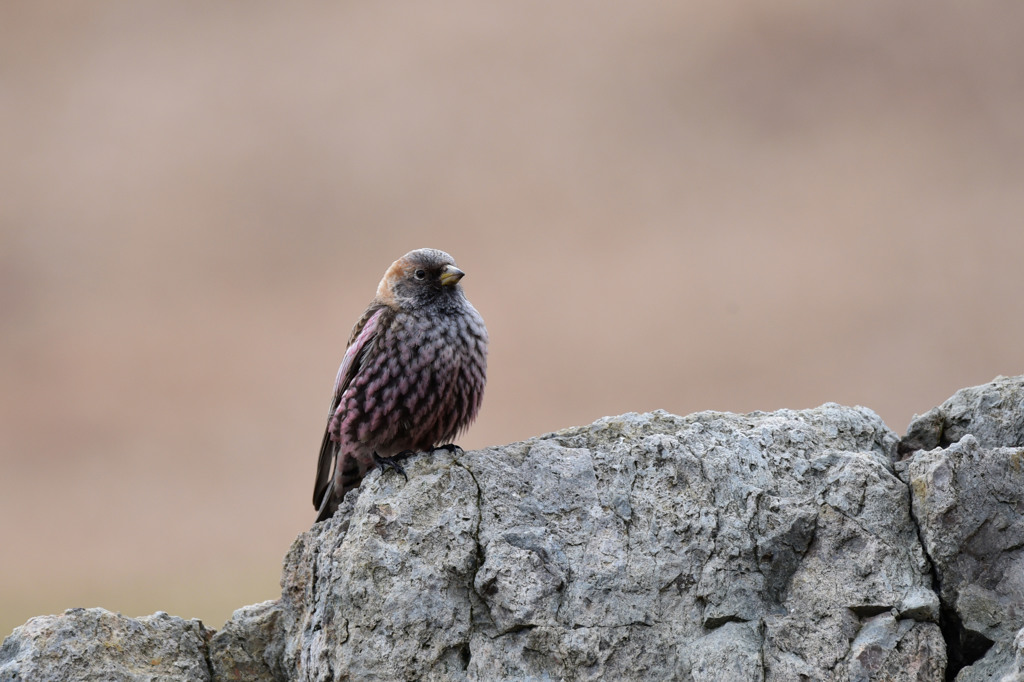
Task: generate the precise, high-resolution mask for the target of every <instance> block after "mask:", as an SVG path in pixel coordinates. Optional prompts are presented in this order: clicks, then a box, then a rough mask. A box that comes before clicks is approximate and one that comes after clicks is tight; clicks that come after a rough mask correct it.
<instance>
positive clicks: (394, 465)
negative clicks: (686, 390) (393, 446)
mask: <svg viewBox="0 0 1024 682" xmlns="http://www.w3.org/2000/svg"><path fill="white" fill-rule="evenodd" d="M415 454H416V453H415V452H413V451H412V450H403V451H401V452H399V453H398V454H397V455H392V456H391V457H381V456H380V455H378V454H377V451H376V450H374V451H373V461H374V462H376V464H377V466H378V467H380V470H381V474H383V473H384V470H385V469H394V470H395V471H397V472H398V473H400V474H402V478H404V479H405V482H406V483H408V482H409V477H408V476H407V475H406V473H405V467H403V466H402V465H401V464H399V462H401V461H402V460H403V459H405V458H406V457H409V456H410V455H415Z"/></svg>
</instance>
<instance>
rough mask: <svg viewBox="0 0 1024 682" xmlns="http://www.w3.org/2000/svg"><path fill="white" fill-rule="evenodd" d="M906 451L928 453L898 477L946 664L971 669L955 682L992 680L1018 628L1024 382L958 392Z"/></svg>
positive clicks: (918, 426) (1022, 586) (1023, 545)
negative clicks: (947, 644) (944, 641)
mask: <svg viewBox="0 0 1024 682" xmlns="http://www.w3.org/2000/svg"><path fill="white" fill-rule="evenodd" d="M904 442H905V443H911V446H912V447H917V446H919V445H922V444H924V445H926V446H929V447H930V448H932V449H927V450H914V451H912V454H911V456H910V458H909V459H908V460H907V461H904V462H900V463H899V465H898V470H899V471H900V472H901V475H902V476H903V478H904V480H906V481H907V482H908V484H909V486H910V491H911V500H912V508H913V513H914V517H915V519H916V521H917V524H918V526H919V528H920V534H921V538H922V540H923V542H924V547H925V550H926V551H927V553H928V555H929V557H930V558H931V560H932V561H933V562H934V564H935V571H936V576H937V578H938V583H939V588H940V589H939V595H940V597H941V600H942V605H943V609H944V610H945V612H946V614H947V616H946V620H947V621H948V622H949V624H950V626H949V629H950V633H951V634H950V637H951V644H952V646H951V648H950V652H949V653H950V658H951V662H952V663H953V664H954V665H955V666H956V667H959V666H960V665H964V664H973V665H969V667H967V668H964V669H963V670H962V671H961V672H960V673H959V675H958V676H957V679H958V680H974V679H977V680H981V679H998V678H999V677H1000V676H1001V675H1002V674H1003V673H1004V672H1005V671H1007V670H1009V669H1010V666H1011V665H1012V663H1013V652H1012V648H1013V644H1012V643H1013V640H1014V637H1015V636H1016V634H1017V632H1018V630H1020V629H1021V628H1022V627H1024V447H1022V446H1024V378H1022V377H1015V378H1006V377H1000V378H998V379H996V380H995V381H993V382H991V383H989V384H986V385H984V386H977V387H973V388H968V389H963V390H961V391H958V392H957V393H956V395H954V396H953V397H951V398H950V399H949V400H947V401H946V402H945V403H943V404H942V406H940V407H938V408H936V409H934V410H932V411H930V412H929V413H928V414H926V415H925V416H924V417H920V418H918V419H917V420H916V421H915V422H914V423H912V424H911V426H910V429H909V430H908V435H907V440H905V441H904ZM911 446H907V445H904V447H902V448H901V450H902V451H904V452H905V453H906V452H911ZM993 644H995V646H992V645H993ZM989 647H991V649H989ZM982 654H985V659H983V660H980V661H977V662H975V660H976V659H978V657H979V656H981V655H982Z"/></svg>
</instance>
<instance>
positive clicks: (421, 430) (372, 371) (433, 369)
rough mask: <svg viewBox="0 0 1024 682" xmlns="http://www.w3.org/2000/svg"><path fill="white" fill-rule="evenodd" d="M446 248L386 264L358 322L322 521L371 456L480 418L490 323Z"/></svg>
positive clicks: (334, 429)
mask: <svg viewBox="0 0 1024 682" xmlns="http://www.w3.org/2000/svg"><path fill="white" fill-rule="evenodd" d="M464 274H465V273H463V272H462V270H459V269H458V268H457V267H455V261H454V260H452V257H451V256H449V255H448V254H447V253H445V252H444V251H438V250H437V249H418V250H416V251H410V252H409V253H407V254H405V255H404V256H402V257H401V258H399V259H398V260H396V261H395V262H394V263H392V264H391V267H390V268H388V270H387V272H385V273H384V278H383V279H382V280H381V281H380V284H379V285H378V286H377V295H376V296H375V297H374V299H373V300H372V301H371V302H370V305H369V307H367V309H366V312H364V313H363V316H362V317H361V318H359V321H358V322H356V325H355V327H353V328H352V335H351V336H350V337H349V340H348V349H347V350H346V351H345V358H344V359H343V360H342V361H341V368H340V369H339V370H338V378H337V379H336V380H335V382H334V397H333V399H332V400H331V409H330V411H329V412H328V415H327V420H328V421H327V430H326V432H325V433H324V440H323V444H322V445H321V446H320V461H319V462H318V464H317V467H316V486H315V487H314V488H313V506H314V507H316V509H317V517H316V520H317V521H322V520H324V519H327V518H330V517H331V515H332V514H334V512H335V510H336V509H337V508H338V504H339V503H340V502H341V500H342V498H344V496H345V493H347V492H348V491H349V490H351V489H352V488H355V487H356V486H358V485H359V482H360V481H361V480H362V479H363V476H365V475H366V472H367V471H368V470H369V469H370V467H372V466H373V465H374V463H378V464H383V465H387V466H391V467H393V468H395V469H397V470H398V471H400V472H402V473H403V474H404V473H405V472H404V470H402V468H401V466H400V465H398V463H397V461H398V459H400V458H402V457H405V456H407V455H409V454H411V453H413V452H417V451H424V450H428V449H431V448H433V447H434V446H436V445H438V444H439V443H444V444H446V445H445V447H447V448H449V449H452V450H454V449H455V446H453V445H451V444H450V441H451V439H453V438H454V437H455V436H456V435H457V434H459V433H460V432H461V431H462V430H463V429H465V428H466V427H467V426H469V424H470V423H471V422H472V421H473V419H474V418H476V415H477V412H478V411H479V410H480V402H481V401H482V400H483V396H484V383H485V381H486V372H487V328H486V327H485V326H484V321H483V318H481V317H480V313H478V312H477V311H476V308H474V307H473V306H472V305H470V303H469V301H468V300H466V295H465V294H464V293H463V291H462V285H460V284H459V280H461V279H462V277H463V275H464Z"/></svg>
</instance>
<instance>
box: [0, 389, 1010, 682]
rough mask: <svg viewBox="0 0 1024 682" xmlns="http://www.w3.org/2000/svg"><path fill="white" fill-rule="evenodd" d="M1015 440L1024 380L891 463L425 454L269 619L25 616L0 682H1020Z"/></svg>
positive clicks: (843, 445)
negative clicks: (210, 625)
mask: <svg viewBox="0 0 1024 682" xmlns="http://www.w3.org/2000/svg"><path fill="white" fill-rule="evenodd" d="M1022 424H1024V378H1016V379H1004V378H999V379H997V380H996V381H994V382H992V383H991V384H988V385H986V386H982V387H976V388H972V389H965V390H964V391H961V392H960V393H958V394H957V395H956V396H953V397H952V398H950V400H948V401H946V403H944V404H943V405H942V406H940V407H939V408H936V409H935V410H932V411H931V412H929V413H928V414H926V415H925V416H924V417H921V418H919V419H918V420H917V421H915V422H914V424H912V425H911V429H910V431H909V432H908V436H907V438H906V439H904V440H903V441H902V443H898V439H897V437H896V435H895V434H893V433H892V431H890V430H889V429H888V428H887V427H886V426H885V425H884V424H883V423H882V422H881V420H880V419H879V418H878V417H877V416H876V415H875V414H874V413H873V412H871V411H870V410H867V409H865V408H849V407H841V406H839V405H834V404H827V405H823V406H822V407H819V408H816V409H813V410H804V411H791V410H780V411H778V412H772V413H752V414H748V415H736V414H727V413H715V412H702V413H698V414H694V415H690V416H688V417H677V416H674V415H670V414H667V413H665V412H653V413H649V414H643V415H640V414H626V415H622V416H619V417H609V418H605V419H601V420H598V421H597V422H595V423H594V424H591V425H589V426H584V427H578V428H572V429H566V430H564V431H559V432H557V433H552V434H547V435H545V436H541V437H538V438H533V439H531V440H528V441H524V442H521V443H514V444H511V445H507V446H503V447H494V448H488V449H485V450H479V451H476V452H465V453H463V452H456V453H450V452H448V451H445V450H438V451H435V452H433V453H423V454H421V455H418V456H416V457H414V458H411V459H410V460H409V461H408V462H407V464H406V469H407V471H408V474H409V480H408V482H405V481H404V480H403V479H402V477H401V476H398V475H395V474H394V473H393V472H387V473H385V474H381V473H380V472H379V471H375V472H372V473H371V474H370V475H369V476H367V477H366V479H365V480H364V481H363V484H362V486H361V487H360V488H359V489H357V490H355V491H353V492H352V493H350V494H349V495H348V496H347V497H346V499H345V500H344V501H343V503H342V504H341V506H340V507H339V509H338V512H337V514H335V516H334V517H333V518H332V519H330V520H329V521H327V522H325V523H321V524H317V525H316V526H314V527H313V528H311V529H310V530H309V531H308V532H306V533H303V534H302V535H300V536H299V537H298V538H297V539H296V541H295V542H294V543H293V545H292V548H291V550H290V551H289V552H288V555H287V556H286V557H285V562H284V571H283V575H282V583H281V584H282V596H281V598H280V599H279V600H277V601H273V602H266V603H263V604H257V605H254V606H249V607H245V608H242V609H239V610H238V611H236V612H235V614H234V616H233V617H232V618H231V620H230V621H228V622H227V623H226V624H225V625H224V627H223V628H222V629H221V630H220V631H219V632H217V633H215V634H214V633H211V632H210V631H208V630H206V629H205V628H204V627H203V626H202V624H201V623H199V622H198V621H184V620H181V619H178V618H172V617H170V616H168V615H167V614H163V613H158V614H156V615H154V616H150V617H147V618H140V619H130V618H124V617H123V616H119V615H115V614H111V613H109V612H106V611H103V610H102V609H89V610H85V609H73V610H71V611H68V612H66V613H65V614H64V615H62V616H50V617H43V618H35V619H32V620H30V621H29V622H28V623H26V624H25V625H24V626H22V627H21V628H18V629H17V630H15V632H14V634H13V635H12V636H11V637H9V638H8V639H7V640H5V641H4V643H3V645H2V647H0V682H3V681H5V680H9V681H11V682H13V680H35V679H39V680H50V679H81V680H133V681H134V680H211V681H212V682H222V681H227V680H236V681H237V680H251V681H254V682H293V681H295V682H298V681H300V680H301V681H306V680H316V681H317V682H327V681H329V680H330V681H333V680H342V679H388V680H390V679H425V680H496V679H550V680H603V679H616V680H620V679H621V680H639V679H645V680H646V679H659V680H661V679H664V680H686V681H700V680H725V679H727V680H768V681H773V680H778V681H783V680H785V681H788V680H798V679H804V680H836V681H840V680H841V681H843V682H847V681H849V682H853V681H860V680H897V681H904V680H906V681H910V680H916V681H921V680H934V681H939V680H944V679H945V678H946V674H947V656H948V660H949V663H950V670H951V671H952V672H958V675H957V677H956V679H957V680H961V681H966V680H982V679H985V680H1000V679H1001V680H1003V682H1024V622H1022V618H1024V564H1022V556H1021V553H1022V552H1024V497H1022V494H1024V493H1022V491H1024V479H1022V471H1024V449H1022V445H1024V444H1022V442H1021V440H1022V439H1021V434H1022V433H1024V427H1022ZM898 453H899V454H902V455H903V459H902V460H901V461H895V460H896V458H897V454H898ZM894 461H895V463H894ZM901 479H902V480H901ZM908 488H909V493H908ZM912 514H913V515H912ZM915 520H916V522H917V523H915ZM922 543H923V544H922ZM926 550H927V553H926ZM929 557H930V559H929ZM933 575H934V576H935V577H936V578H937V583H936V584H935V585H933ZM947 652H948V653H947ZM983 654H984V655H983Z"/></svg>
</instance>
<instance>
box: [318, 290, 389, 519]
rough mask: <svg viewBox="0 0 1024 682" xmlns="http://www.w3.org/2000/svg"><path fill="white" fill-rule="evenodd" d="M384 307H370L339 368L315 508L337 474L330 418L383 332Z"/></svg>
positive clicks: (320, 461)
mask: <svg viewBox="0 0 1024 682" xmlns="http://www.w3.org/2000/svg"><path fill="white" fill-rule="evenodd" d="M384 310H385V308H384V307H373V306H371V307H370V308H368V309H367V311H366V313H365V314H363V316H362V318H360V320H359V322H357V323H356V326H355V328H354V329H353V330H352V337H351V338H350V339H349V342H348V349H346V350H345V357H344V358H343V359H342V361H341V367H339V368H338V377H337V378H336V379H335V380H334V395H333V396H332V398H331V409H330V410H328V412H327V426H326V427H325V428H324V439H323V441H322V442H321V443H320V459H319V461H318V462H317V465H316V483H315V484H314V486H313V507H314V508H315V509H320V507H321V505H322V504H323V503H324V493H327V494H328V495H329V494H330V490H331V488H332V487H333V486H332V485H331V483H332V480H333V477H334V460H335V457H337V454H338V447H339V444H338V443H336V442H335V441H332V440H331V419H332V418H333V417H334V413H335V412H336V411H337V409H338V405H339V404H340V403H341V396H342V394H343V393H344V392H345V389H346V388H348V385H349V382H351V381H352V377H354V376H355V375H356V373H357V372H358V371H359V368H360V367H361V366H362V364H363V356H364V355H365V352H366V350H367V349H368V348H369V347H370V343H369V342H370V340H371V339H373V338H374V337H376V336H377V334H378V333H379V332H380V328H381V322H382V318H383V313H384Z"/></svg>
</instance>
